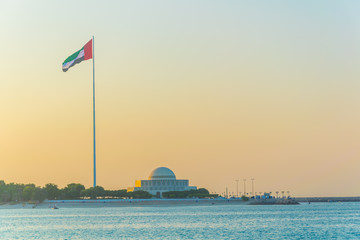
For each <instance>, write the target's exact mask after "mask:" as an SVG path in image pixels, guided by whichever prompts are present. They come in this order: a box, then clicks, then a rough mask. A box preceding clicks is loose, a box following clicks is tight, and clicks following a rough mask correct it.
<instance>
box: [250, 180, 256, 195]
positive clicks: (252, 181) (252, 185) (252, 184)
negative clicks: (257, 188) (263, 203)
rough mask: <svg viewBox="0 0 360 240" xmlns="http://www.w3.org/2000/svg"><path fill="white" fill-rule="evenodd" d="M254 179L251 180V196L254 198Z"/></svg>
mask: <svg viewBox="0 0 360 240" xmlns="http://www.w3.org/2000/svg"><path fill="white" fill-rule="evenodd" d="M254 180H255V179H254V178H252V179H251V187H252V195H253V196H254Z"/></svg>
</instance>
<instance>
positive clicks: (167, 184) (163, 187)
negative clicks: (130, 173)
mask: <svg viewBox="0 0 360 240" xmlns="http://www.w3.org/2000/svg"><path fill="white" fill-rule="evenodd" d="M193 189H194V190H196V189H197V188H196V187H193V186H189V180H187V179H176V176H175V174H174V172H173V171H171V170H170V169H169V168H166V167H159V168H156V169H155V170H153V171H152V172H151V173H150V176H149V179H148V180H136V181H135V187H129V188H128V189H127V191H128V192H132V191H139V190H142V191H147V192H149V193H150V194H152V195H155V196H157V197H159V198H160V197H161V196H162V193H163V192H169V191H187V190H193Z"/></svg>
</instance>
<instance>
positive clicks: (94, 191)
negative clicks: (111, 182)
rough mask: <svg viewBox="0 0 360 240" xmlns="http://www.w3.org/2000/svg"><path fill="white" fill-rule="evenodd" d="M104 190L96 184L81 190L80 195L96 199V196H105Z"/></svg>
mask: <svg viewBox="0 0 360 240" xmlns="http://www.w3.org/2000/svg"><path fill="white" fill-rule="evenodd" d="M105 193H106V192H105V190H104V188H103V187H100V186H96V187H91V188H88V189H85V190H82V191H81V197H85V198H91V199H96V198H98V197H105V195H106V194H105Z"/></svg>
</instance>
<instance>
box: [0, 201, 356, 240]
mask: <svg viewBox="0 0 360 240" xmlns="http://www.w3.org/2000/svg"><path fill="white" fill-rule="evenodd" d="M0 239H360V203H312V204H301V205H296V206H242V205H239V206H216V205H213V206H186V207H118V208H61V209H58V210H53V209H0Z"/></svg>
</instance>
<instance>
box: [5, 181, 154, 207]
mask: <svg viewBox="0 0 360 240" xmlns="http://www.w3.org/2000/svg"><path fill="white" fill-rule="evenodd" d="M151 197H152V195H151V194H149V193H148V192H145V191H136V192H127V191H126V189H121V190H105V189H104V188H103V187H100V186H96V187H90V188H87V189H86V188H85V186H84V185H82V184H79V183H71V184H68V185H67V186H66V187H64V188H59V187H58V186H57V185H56V184H52V183H48V184H46V185H45V187H38V186H35V184H16V183H9V184H6V183H5V182H4V181H2V180H0V203H1V202H3V203H4V202H27V201H32V202H42V201H44V200H45V199H49V200H54V199H61V200H74V199H96V198H151Z"/></svg>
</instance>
